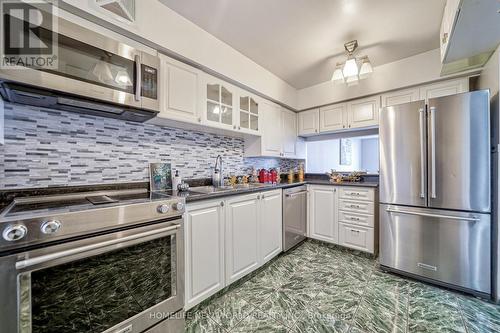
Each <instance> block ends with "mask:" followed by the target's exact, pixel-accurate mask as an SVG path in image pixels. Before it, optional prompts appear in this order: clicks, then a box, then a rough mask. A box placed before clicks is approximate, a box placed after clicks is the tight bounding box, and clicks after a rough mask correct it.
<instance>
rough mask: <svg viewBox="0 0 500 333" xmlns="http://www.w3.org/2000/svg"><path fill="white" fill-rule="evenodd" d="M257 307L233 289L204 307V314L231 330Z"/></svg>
mask: <svg viewBox="0 0 500 333" xmlns="http://www.w3.org/2000/svg"><path fill="white" fill-rule="evenodd" d="M253 310H255V307H254V306H253V305H251V304H250V303H249V302H247V301H245V300H244V299H243V298H242V297H241V296H240V295H239V294H238V293H237V290H232V291H230V292H228V293H226V294H224V295H222V296H220V297H218V298H216V299H214V300H213V301H212V302H210V304H208V305H207V306H206V307H204V308H203V310H202V312H203V314H206V315H207V316H208V317H209V318H210V319H212V320H213V321H215V322H216V323H217V324H219V325H220V326H221V327H222V328H223V329H226V330H229V329H231V328H232V327H234V326H236V325H237V324H238V323H239V322H240V321H242V320H243V319H245V317H247V316H248V315H249V314H250V313H251V312H252V311H253Z"/></svg>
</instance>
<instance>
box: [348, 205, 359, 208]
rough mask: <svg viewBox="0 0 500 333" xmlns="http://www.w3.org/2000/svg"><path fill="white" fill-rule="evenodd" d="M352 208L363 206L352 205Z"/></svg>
mask: <svg viewBox="0 0 500 333" xmlns="http://www.w3.org/2000/svg"><path fill="white" fill-rule="evenodd" d="M349 207H351V208H361V207H360V206H359V205H350V206H349Z"/></svg>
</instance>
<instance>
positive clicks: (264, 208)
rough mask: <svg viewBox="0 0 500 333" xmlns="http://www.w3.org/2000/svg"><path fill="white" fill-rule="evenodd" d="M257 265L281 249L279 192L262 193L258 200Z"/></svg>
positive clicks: (281, 224)
mask: <svg viewBox="0 0 500 333" xmlns="http://www.w3.org/2000/svg"><path fill="white" fill-rule="evenodd" d="M260 200H261V201H260V225H259V240H260V246H259V249H260V252H259V264H260V265H262V264H264V263H266V262H268V261H269V260H271V259H272V258H274V257H276V256H277V255H278V254H280V253H281V251H282V249H283V240H282V236H283V235H282V230H283V211H282V208H281V207H282V204H283V202H282V198H281V190H276V191H270V192H264V193H262V195H261V198H260Z"/></svg>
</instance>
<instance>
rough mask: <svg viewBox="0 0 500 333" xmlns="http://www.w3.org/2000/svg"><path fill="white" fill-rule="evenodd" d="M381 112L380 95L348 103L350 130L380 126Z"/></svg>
mask: <svg viewBox="0 0 500 333" xmlns="http://www.w3.org/2000/svg"><path fill="white" fill-rule="evenodd" d="M379 111H380V96H379V95H377V96H372V97H369V98H364V99H358V100H355V101H352V102H349V103H347V113H348V118H349V124H348V128H361V127H372V126H378V116H379Z"/></svg>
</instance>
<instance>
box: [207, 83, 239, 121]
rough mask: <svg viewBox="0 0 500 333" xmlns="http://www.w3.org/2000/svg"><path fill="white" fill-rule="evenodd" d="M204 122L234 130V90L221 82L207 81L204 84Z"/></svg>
mask: <svg viewBox="0 0 500 333" xmlns="http://www.w3.org/2000/svg"><path fill="white" fill-rule="evenodd" d="M204 90H205V100H206V120H207V122H209V123H211V124H216V126H220V127H224V128H230V129H236V125H235V124H236V121H235V116H234V112H233V111H234V109H235V105H234V104H235V103H234V97H235V94H234V88H233V87H232V86H231V85H230V84H228V83H226V82H224V81H221V80H217V79H212V80H211V79H208V80H207V82H206V84H205V89H204Z"/></svg>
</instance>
